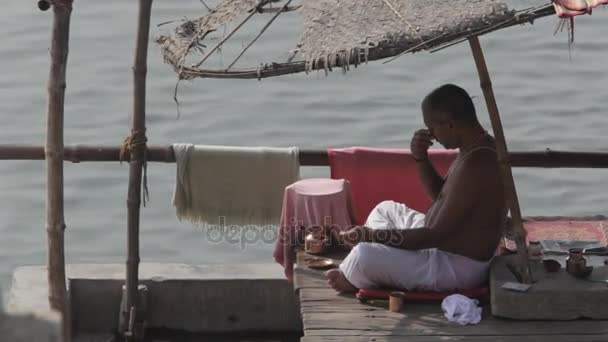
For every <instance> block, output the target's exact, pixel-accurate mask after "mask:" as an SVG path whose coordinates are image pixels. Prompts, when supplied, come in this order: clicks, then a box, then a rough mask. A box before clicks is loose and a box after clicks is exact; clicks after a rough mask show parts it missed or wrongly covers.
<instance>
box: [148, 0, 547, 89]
mask: <svg viewBox="0 0 608 342" xmlns="http://www.w3.org/2000/svg"><path fill="white" fill-rule="evenodd" d="M277 2H278V7H277ZM290 4H291V0H282V1H275V0H259V1H258V0H224V1H222V2H221V3H220V4H219V5H218V6H217V7H215V8H214V9H212V10H210V11H209V13H208V14H207V15H205V16H202V17H200V18H197V19H194V20H184V21H182V22H181V23H180V24H179V25H177V27H175V29H174V30H173V32H172V33H171V34H166V35H161V36H159V37H158V38H157V39H156V41H157V43H158V44H159V45H160V46H161V49H162V53H163V56H164V59H165V61H166V62H167V63H168V64H170V65H171V66H172V67H173V68H174V69H175V71H176V72H177V73H178V75H179V78H180V79H192V78H196V77H212V78H263V77H271V76H279V75H284V74H291V73H298V72H308V71H311V70H316V69H321V70H322V69H325V70H327V71H329V70H331V69H332V68H335V67H340V68H343V69H344V70H347V69H348V68H349V67H350V66H351V65H358V64H360V63H364V62H367V61H372V60H378V59H384V58H388V57H392V56H397V55H400V54H403V53H407V52H415V51H420V50H432V49H437V48H441V47H443V46H446V45H450V44H453V43H457V42H460V41H463V40H465V39H466V38H467V37H470V36H472V35H481V34H484V33H487V32H491V31H495V30H498V29H501V28H505V27H509V26H513V25H517V24H522V23H531V22H532V21H533V20H535V19H536V18H539V17H543V16H547V15H551V14H554V13H555V9H554V8H553V5H552V4H550V3H549V4H546V5H542V6H537V7H533V8H527V9H521V10H513V9H510V8H508V6H507V5H506V4H505V3H503V2H501V1H496V0H459V1H445V0H369V1H363V2H361V1H358V0H304V1H303V2H302V3H301V5H297V6H293V5H292V6H290ZM270 5H273V6H274V7H273V8H269V6H270ZM285 12H290V13H288V14H283V15H293V14H294V13H297V14H299V15H300V16H302V19H303V20H302V22H303V27H302V30H301V34H300V38H299V41H298V42H297V43H296V44H295V46H294V50H293V51H295V52H296V53H295V55H294V56H292V58H290V60H289V61H285V62H282V63H280V62H277V61H267V62H266V63H265V64H262V65H261V66H254V67H251V68H245V69H242V68H241V69H237V68H232V65H230V66H229V67H228V68H222V69H211V68H205V66H206V64H205V61H206V60H207V58H208V57H209V56H210V55H212V54H213V53H216V52H217V51H219V50H220V48H221V45H222V44H224V43H225V42H226V41H228V40H229V39H230V37H231V36H232V33H234V32H231V33H229V34H228V35H226V36H224V38H223V39H222V40H221V41H219V42H218V41H217V40H215V41H212V40H210V39H209V37H210V34H211V33H213V32H215V31H217V30H218V29H219V28H220V27H222V26H223V25H226V24H229V23H233V24H235V23H237V26H236V28H235V29H234V31H238V30H240V29H242V27H244V26H245V24H246V22H247V20H248V19H249V18H251V17H252V16H254V15H266V16H269V14H270V13H273V15H272V16H271V17H270V20H269V22H268V23H267V26H270V24H271V23H272V21H273V20H274V19H275V18H276V17H277V16H278V15H279V14H281V13H285ZM265 29H266V27H265V28H264V29H263V30H262V32H260V35H261V34H262V33H263V31H264V30H265ZM243 53H244V51H243ZM193 55H196V58H195V59H197V60H198V62H197V63H194V64H189V63H187V60H190V59H192V57H193ZM187 57H188V58H187ZM292 60H295V61H292Z"/></svg>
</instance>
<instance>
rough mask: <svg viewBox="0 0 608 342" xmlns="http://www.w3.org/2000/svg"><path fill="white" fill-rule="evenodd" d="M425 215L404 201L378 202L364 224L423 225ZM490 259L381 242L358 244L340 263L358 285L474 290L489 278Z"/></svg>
mask: <svg viewBox="0 0 608 342" xmlns="http://www.w3.org/2000/svg"><path fill="white" fill-rule="evenodd" d="M424 218H425V215H424V214H422V213H419V212H417V211H415V210H413V209H410V208H408V207H406V206H405V205H404V204H401V203H396V202H393V201H384V202H382V203H380V204H378V205H377V206H376V207H375V208H374V210H372V212H371V213H370V215H369V216H368V218H367V222H366V223H365V225H366V226H367V227H369V228H372V229H411V228H421V227H423V226H424ZM489 265H490V261H485V262H482V261H477V260H473V259H470V258H467V257H465V256H461V255H457V254H453V253H448V252H445V251H441V250H438V249H436V248H431V249H422V250H405V249H400V248H394V247H388V246H385V245H382V244H379V243H366V242H365V243H359V244H357V245H356V246H355V247H354V248H353V249H352V250H351V252H350V253H349V254H348V256H347V257H346V259H344V261H343V262H342V264H341V265H340V270H341V271H342V273H343V274H344V276H345V277H346V279H348V281H350V283H351V284H353V285H354V286H355V287H357V288H380V287H385V288H398V289H406V290H422V291H450V290H462V289H471V288H474V287H477V286H479V285H481V284H483V283H485V282H486V280H487V275H488V269H489Z"/></svg>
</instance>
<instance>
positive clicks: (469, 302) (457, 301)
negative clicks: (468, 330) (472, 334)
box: [441, 294, 482, 325]
mask: <svg viewBox="0 0 608 342" xmlns="http://www.w3.org/2000/svg"><path fill="white" fill-rule="evenodd" d="M477 304H479V301H478V300H476V299H470V298H469V297H466V296H463V295H460V294H454V295H451V296H447V297H445V298H444V299H443V302H441V309H442V310H443V312H444V315H445V318H447V319H448V321H450V322H456V323H458V324H460V325H466V324H477V323H479V322H481V311H482V309H481V308H480V307H478V306H477Z"/></svg>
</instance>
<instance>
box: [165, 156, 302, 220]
mask: <svg viewBox="0 0 608 342" xmlns="http://www.w3.org/2000/svg"><path fill="white" fill-rule="evenodd" d="M173 151H174V153H175V160H176V164H177V175H176V181H175V190H174V193H173V205H174V206H175V208H176V212H177V217H178V218H179V219H180V220H188V221H191V222H195V223H197V222H204V223H208V224H211V225H220V224H222V225H223V224H225V225H249V224H251V225H254V224H256V225H267V224H278V223H279V219H280V217H281V206H282V203H283V191H284V189H285V187H286V186H288V185H289V184H291V183H293V182H296V181H297V180H298V179H299V178H300V176H299V175H300V164H299V160H298V149H297V148H296V147H290V148H269V147H232V146H204V145H192V144H174V145H173Z"/></svg>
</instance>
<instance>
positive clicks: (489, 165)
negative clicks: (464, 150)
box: [461, 147, 501, 184]
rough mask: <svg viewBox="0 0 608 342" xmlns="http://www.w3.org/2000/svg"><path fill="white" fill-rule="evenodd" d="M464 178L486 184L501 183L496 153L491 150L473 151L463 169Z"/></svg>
mask: <svg viewBox="0 0 608 342" xmlns="http://www.w3.org/2000/svg"><path fill="white" fill-rule="evenodd" d="M461 172H462V175H461V176H462V177H464V178H467V179H474V180H475V182H481V183H484V184H488V183H494V182H495V181H496V182H499V181H500V180H501V176H500V165H499V162H498V156H497V154H496V151H495V150H494V149H493V148H491V147H487V148H481V149H478V150H476V151H473V152H472V153H471V154H470V155H469V156H468V157H467V158H466V159H465V160H464V161H463V165H462V167H461Z"/></svg>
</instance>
